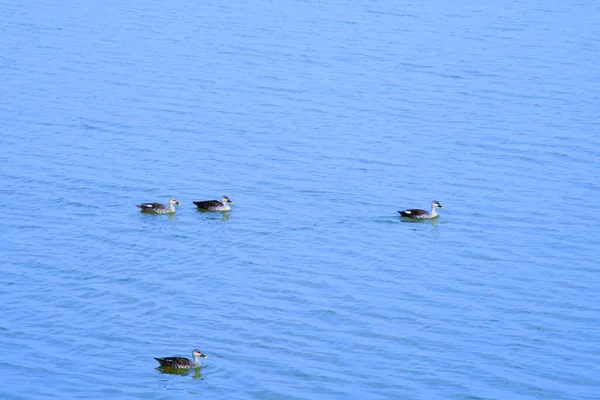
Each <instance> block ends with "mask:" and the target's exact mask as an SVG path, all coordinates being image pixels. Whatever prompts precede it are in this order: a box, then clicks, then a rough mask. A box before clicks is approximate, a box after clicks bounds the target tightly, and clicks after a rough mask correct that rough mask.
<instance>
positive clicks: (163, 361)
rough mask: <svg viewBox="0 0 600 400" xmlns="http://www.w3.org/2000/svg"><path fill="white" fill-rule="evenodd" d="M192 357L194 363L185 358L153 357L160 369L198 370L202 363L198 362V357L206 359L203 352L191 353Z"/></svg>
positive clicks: (196, 350)
mask: <svg viewBox="0 0 600 400" xmlns="http://www.w3.org/2000/svg"><path fill="white" fill-rule="evenodd" d="M192 356H193V357H194V361H192V360H190V359H189V358H186V357H164V358H157V357H154V359H155V360H156V361H158V363H159V364H160V366H161V367H166V368H179V369H194V368H200V367H201V366H202V363H201V362H200V357H202V358H208V356H207V355H205V354H204V353H203V352H201V351H200V350H198V349H195V350H194V351H192Z"/></svg>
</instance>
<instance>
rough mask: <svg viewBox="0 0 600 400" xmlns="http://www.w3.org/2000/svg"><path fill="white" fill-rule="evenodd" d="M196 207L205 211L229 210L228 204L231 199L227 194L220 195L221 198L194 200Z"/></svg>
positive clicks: (230, 202) (231, 202)
mask: <svg viewBox="0 0 600 400" xmlns="http://www.w3.org/2000/svg"><path fill="white" fill-rule="evenodd" d="M194 204H195V205H196V207H198V208H199V209H201V210H206V211H228V210H231V207H230V206H229V205H230V204H233V201H231V199H230V198H229V197H227V196H223V197H221V200H205V201H194Z"/></svg>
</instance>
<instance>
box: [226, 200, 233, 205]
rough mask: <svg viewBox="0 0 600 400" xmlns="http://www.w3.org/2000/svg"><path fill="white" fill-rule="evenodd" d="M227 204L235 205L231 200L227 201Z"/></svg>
mask: <svg viewBox="0 0 600 400" xmlns="http://www.w3.org/2000/svg"><path fill="white" fill-rule="evenodd" d="M227 202H228V203H229V204H235V203H234V202H233V201H231V200H227Z"/></svg>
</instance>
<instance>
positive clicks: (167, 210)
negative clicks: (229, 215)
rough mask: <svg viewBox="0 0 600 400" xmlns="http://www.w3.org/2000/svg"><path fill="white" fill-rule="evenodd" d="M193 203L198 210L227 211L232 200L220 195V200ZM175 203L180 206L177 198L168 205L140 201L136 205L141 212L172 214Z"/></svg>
mask: <svg viewBox="0 0 600 400" xmlns="http://www.w3.org/2000/svg"><path fill="white" fill-rule="evenodd" d="M193 203H194V204H195V205H196V207H198V209H200V210H205V211H229V210H231V206H230V204H233V201H231V199H230V198H229V197H227V196H222V197H221V200H203V201H194V202H193ZM175 205H178V206H180V205H181V203H180V202H178V201H177V199H171V200H169V205H168V206H167V205H165V204H161V203H142V204H138V205H137V206H136V207H139V208H140V209H141V210H142V212H143V213H147V214H173V213H174V212H175Z"/></svg>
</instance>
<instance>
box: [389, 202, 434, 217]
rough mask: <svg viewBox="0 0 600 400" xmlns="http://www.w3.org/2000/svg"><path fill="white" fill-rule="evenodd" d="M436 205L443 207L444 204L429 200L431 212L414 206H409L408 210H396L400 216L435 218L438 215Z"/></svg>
mask: <svg viewBox="0 0 600 400" xmlns="http://www.w3.org/2000/svg"><path fill="white" fill-rule="evenodd" d="M438 207H439V208H444V206H442V205H441V204H440V202H439V201H432V202H431V212H429V211H425V210H420V209H415V208H411V209H409V210H402V211H398V212H399V213H400V215H401V216H403V217H406V218H418V219H427V218H435V217H437V216H438V213H437V210H436V209H437V208H438Z"/></svg>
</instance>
